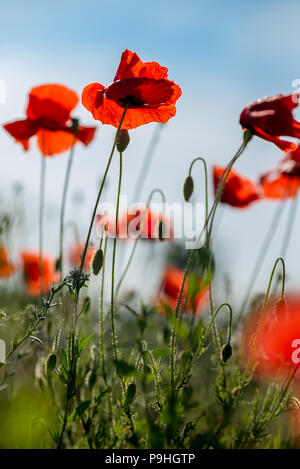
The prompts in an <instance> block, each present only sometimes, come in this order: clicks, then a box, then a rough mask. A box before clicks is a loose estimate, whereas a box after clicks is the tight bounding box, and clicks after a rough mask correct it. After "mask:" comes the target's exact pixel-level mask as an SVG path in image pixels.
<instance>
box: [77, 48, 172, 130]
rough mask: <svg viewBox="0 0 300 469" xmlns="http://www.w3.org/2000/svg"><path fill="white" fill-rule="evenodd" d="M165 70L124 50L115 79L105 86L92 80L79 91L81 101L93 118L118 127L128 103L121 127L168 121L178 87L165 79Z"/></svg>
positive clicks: (132, 127) (155, 63)
mask: <svg viewBox="0 0 300 469" xmlns="http://www.w3.org/2000/svg"><path fill="white" fill-rule="evenodd" d="M167 76H168V69H167V68H166V67H161V66H160V65H159V64H158V63H157V62H145V63H144V62H142V61H141V59H140V58H139V56H138V55H137V54H136V53H134V52H131V51H129V50H128V49H126V50H125V51H124V52H123V54H122V57H121V62H120V65H119V68H118V70H117V73H116V76H115V78H114V81H113V83H112V84H111V85H109V86H108V87H107V88H105V87H104V86H103V85H100V84H99V83H91V84H90V85H88V86H86V87H85V88H84V90H83V92H82V104H83V105H84V106H85V107H86V109H87V110H88V111H90V112H91V113H92V114H93V116H94V118H95V119H96V120H99V121H101V122H102V123H103V124H109V125H113V126H114V127H118V126H119V124H120V121H121V118H122V115H123V113H124V109H125V107H126V106H127V112H126V115H125V118H124V120H123V123H122V126H121V128H122V129H127V130H129V129H134V128H136V127H139V126H140V125H144V124H149V122H161V123H165V122H167V121H168V120H169V119H170V118H171V117H173V116H174V115H175V114H176V107H175V104H176V101H177V99H178V98H179V97H180V96H181V89H180V87H179V86H178V85H176V84H175V83H174V82H173V81H170V80H168V79H167Z"/></svg>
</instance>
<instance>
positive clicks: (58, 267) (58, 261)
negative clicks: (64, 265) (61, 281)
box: [55, 257, 61, 272]
mask: <svg viewBox="0 0 300 469" xmlns="http://www.w3.org/2000/svg"><path fill="white" fill-rule="evenodd" d="M60 269H61V258H60V257H58V258H57V259H56V261H55V272H59V271H60Z"/></svg>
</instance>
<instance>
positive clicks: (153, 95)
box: [105, 78, 181, 108]
mask: <svg viewBox="0 0 300 469" xmlns="http://www.w3.org/2000/svg"><path fill="white" fill-rule="evenodd" d="M180 95H181V90H180V88H179V86H178V85H175V83H174V82H172V81H170V80H155V79H152V78H127V79H124V80H120V81H117V82H115V83H112V84H111V85H110V86H109V87H108V88H107V89H106V91H105V97H106V98H107V99H110V100H112V101H116V102H117V103H118V104H119V105H120V106H123V107H124V106H125V104H126V103H127V102H129V103H130V108H140V107H151V108H152V107H158V106H160V105H164V104H174V103H175V102H176V101H177V99H178V98H179V96H180Z"/></svg>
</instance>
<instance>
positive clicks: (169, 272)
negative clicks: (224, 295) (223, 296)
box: [159, 266, 208, 315]
mask: <svg viewBox="0 0 300 469" xmlns="http://www.w3.org/2000/svg"><path fill="white" fill-rule="evenodd" d="M183 277H184V271H183V270H181V269H178V268H177V267H174V266H167V267H166V269H165V271H164V274H163V278H162V281H161V286H160V291H159V311H160V312H162V313H163V312H164V310H165V308H166V307H170V308H171V309H172V310H174V309H175V308H176V305H177V301H178V297H179V293H180V288H181V284H182V281H183ZM207 292H208V282H207V279H204V278H203V279H201V278H196V277H194V275H193V274H192V275H190V276H189V277H188V278H187V279H186V282H185V284H184V288H183V292H182V297H181V306H183V305H184V304H185V303H186V304H185V312H186V313H188V312H189V311H192V312H193V314H197V315H199V314H202V313H203V312H204V311H205V308H206V306H207V296H208V295H207ZM187 294H188V300H187V301H186V296H187Z"/></svg>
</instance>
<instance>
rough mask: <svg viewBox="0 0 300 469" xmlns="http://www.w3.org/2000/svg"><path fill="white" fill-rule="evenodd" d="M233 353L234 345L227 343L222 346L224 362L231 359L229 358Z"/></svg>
mask: <svg viewBox="0 0 300 469" xmlns="http://www.w3.org/2000/svg"><path fill="white" fill-rule="evenodd" d="M231 355H232V347H231V345H230V344H225V345H223V347H222V351H221V359H222V361H223V362H224V363H226V362H227V360H229V358H230V357H231Z"/></svg>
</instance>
